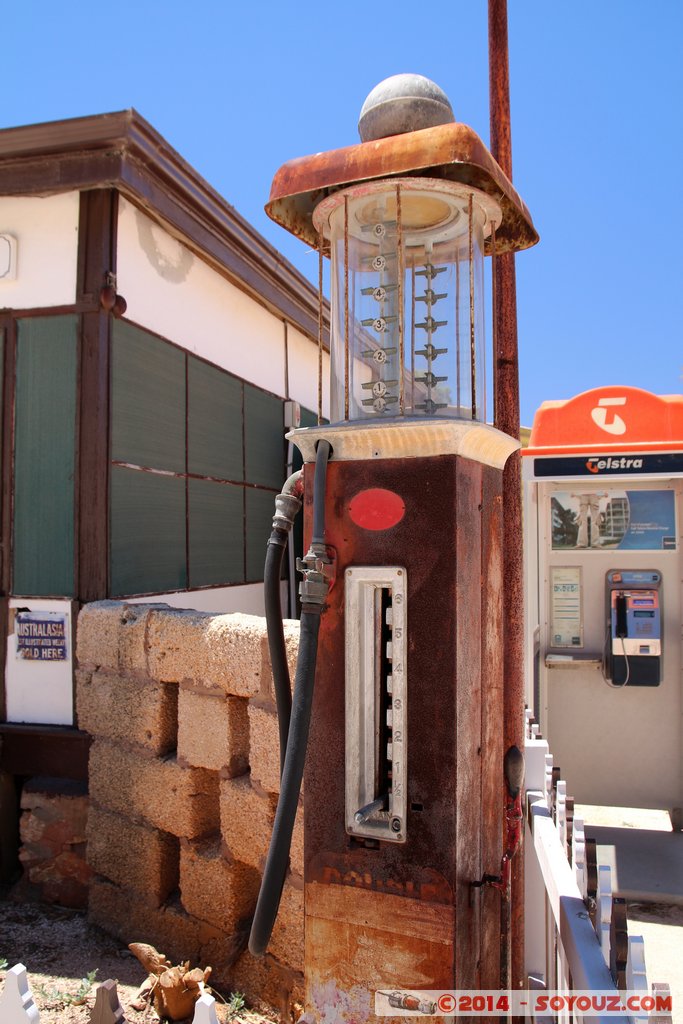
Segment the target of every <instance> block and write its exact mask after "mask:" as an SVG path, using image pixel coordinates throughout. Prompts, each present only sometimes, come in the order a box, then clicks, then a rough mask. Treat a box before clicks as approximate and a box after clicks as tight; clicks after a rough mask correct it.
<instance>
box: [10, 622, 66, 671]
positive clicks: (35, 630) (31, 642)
mask: <svg viewBox="0 0 683 1024" xmlns="http://www.w3.org/2000/svg"><path fill="white" fill-rule="evenodd" d="M15 628H16V635H17V658H18V659H20V660H21V661H66V660H67V658H68V654H69V651H68V643H67V624H66V615H64V614H62V613H61V612H46V611H41V612H20V611H18V612H17V615H16V620H15Z"/></svg>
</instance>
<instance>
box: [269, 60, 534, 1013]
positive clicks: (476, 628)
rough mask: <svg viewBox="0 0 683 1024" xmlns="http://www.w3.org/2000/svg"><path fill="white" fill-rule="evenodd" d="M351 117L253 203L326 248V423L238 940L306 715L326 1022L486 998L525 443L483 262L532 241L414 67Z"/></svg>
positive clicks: (494, 980) (313, 977) (315, 940)
mask: <svg viewBox="0 0 683 1024" xmlns="http://www.w3.org/2000/svg"><path fill="white" fill-rule="evenodd" d="M359 129H360V134H361V138H362V140H363V141H362V142H361V143H360V144H358V145H355V146H351V147H348V148H346V149H341V150H337V151H333V152H328V153H319V154H317V155H315V156H310V157H304V158H302V159H299V160H294V161H291V162H290V163H288V164H285V165H284V166H283V167H282V168H281V169H280V170H279V171H278V173H277V174H276V176H275V179H274V182H273V186H272V191H271V198H270V202H269V204H268V206H267V207H266V209H267V211H268V213H269V215H270V216H271V217H272V218H273V219H274V220H275V221H277V222H278V223H280V224H282V225H283V226H285V227H287V228H288V229H289V230H290V231H292V232H293V233H294V234H296V235H297V236H298V237H300V238H301V239H303V240H304V241H305V242H307V243H308V244H309V245H311V246H313V247H315V248H316V249H317V250H318V251H319V253H320V254H321V261H322V254H323V253H324V254H325V255H328V256H329V257H330V260H331V318H330V320H331V323H330V352H331V425H329V426H327V425H322V423H321V424H320V425H319V426H317V427H314V428H309V429H307V430H295V431H293V432H292V433H291V434H290V435H289V436H290V437H291V438H292V439H293V440H294V442H295V443H296V444H297V445H298V446H299V448H300V450H301V452H302V454H303V458H304V463H305V466H304V483H305V487H304V491H305V494H304V506H305V512H306V520H305V533H306V541H307V546H308V548H309V550H308V554H307V556H306V558H305V559H303V560H302V562H301V564H300V568H301V569H302V571H303V574H304V582H303V583H302V585H301V594H302V607H303V612H302V640H301V644H302V646H301V650H300V658H299V667H298V669H297V680H296V685H295V691H294V705H293V709H292V718H291V726H289V724H288V717H289V709H288V707H287V706H286V705H287V695H285V696H284V697H283V699H282V708H283V719H284V724H283V725H282V727H281V736H282V743H283V747H285V746H286V757H284V759H283V764H284V769H283V780H282V794H281V798H280V806H279V808H278V814H277V817H276V823H275V829H274V834H273V841H272V843H271V849H270V851H269V856H268V861H267V866H266V872H265V875H264V883H263V887H262V891H261V896H260V898H259V905H258V908H257V912H256V916H255V919H254V925H253V928H252V935H251V940H250V947H251V949H252V952H255V953H260V952H263V951H264V949H265V947H266V945H267V940H268V936H269V934H270V928H271V927H272V922H273V920H274V917H275V913H276V911H277V901H278V898H279V893H280V890H281V887H282V882H283V879H284V874H285V871H286V858H287V849H288V842H289V837H290V836H291V828H292V825H293V819H294V814H295V812H296V802H297V798H298V785H297V779H299V780H300V777H301V773H302V771H303V760H304V749H305V741H306V732H307V731H308V720H309V717H310V723H311V724H310V737H309V742H308V753H307V755H306V764H305V784H304V790H305V806H306V814H305V877H304V885H305V930H306V937H305V949H306V954H305V983H306V1001H307V1010H308V1011H309V1012H310V1013H311V1014H312V1016H313V1017H314V1018H315V1019H317V1018H319V1017H322V1018H324V1017H326V1016H327V1014H328V1013H331V1012H334V1013H335V1014H337V1015H341V1016H343V1017H346V1018H347V1019H356V1018H357V1017H358V1015H359V1014H361V1015H362V1019H368V1017H371V1016H372V1012H373V1007H374V1003H373V994H374V992H376V991H377V990H386V991H394V990H395V991H400V990H403V989H406V988H410V989H420V988H422V989H424V988H428V989H436V988H447V989H453V988H458V989H464V988H485V989H496V988H499V987H500V985H501V979H502V977H503V974H504V970H503V973H501V962H502V961H504V959H505V955H506V954H505V951H504V950H503V951H501V942H500V935H501V928H500V921H501V899H503V900H504V899H505V898H506V896H509V893H506V887H507V882H508V877H509V874H508V870H507V866H508V864H509V859H510V856H511V855H512V851H513V849H514V841H515V828H516V827H517V825H518V822H519V800H520V796H519V790H520V782H521V780H520V764H519V759H520V757H521V755H520V756H519V757H517V756H516V754H518V752H516V748H514V750H512V752H507V758H506V751H504V750H503V740H502V736H503V721H502V715H503V678H502V662H503V657H502V655H503V652H502V608H503V602H504V600H505V595H504V594H503V593H502V575H503V574H502V544H501V526H502V517H501V491H502V470H503V467H504V465H505V462H506V460H507V458H508V457H509V455H510V454H511V453H512V452H513V451H515V450H516V449H517V448H518V447H519V444H518V442H517V440H516V439H513V438H511V437H509V436H508V435H506V434H503V433H501V432H500V431H498V430H496V429H495V428H493V427H491V426H489V425H487V422H486V387H485V363H486V354H485V332H484V295H483V292H484V266H483V262H484V256H485V255H486V254H492V253H501V252H511V251H516V250H518V249H523V248H526V247H528V246H531V245H533V244H534V243H535V242H536V241H537V235H536V232H535V230H534V227H533V224H532V222H531V218H530V216H529V213H528V211H527V209H526V207H525V206H524V204H523V203H522V201H521V200H520V198H519V197H518V195H517V194H516V192H515V190H514V189H513V187H512V185H511V183H510V181H509V180H508V179H507V178H506V177H505V175H504V174H503V173H502V171H501V169H500V167H499V166H498V165H497V164H496V162H495V161H494V160H493V158H492V157H491V155H490V153H489V152H488V150H487V149H486V147H485V146H484V145H483V143H482V142H481V140H480V139H479V138H478V137H477V135H476V134H475V133H474V132H473V131H472V130H471V129H470V128H468V127H466V126H465V125H463V124H458V123H456V122H455V121H454V118H453V113H452V110H451V107H450V104H449V102H448V100H447V98H446V96H445V95H444V94H443V92H442V91H441V90H440V89H438V87H437V86H435V85H434V84H433V83H431V82H429V81H428V80H427V79H424V78H421V77H420V76H414V75H400V76H395V78H392V79H388V80H387V81H386V82H383V83H381V84H380V85H379V86H378V87H377V88H376V89H375V90H374V91H373V92H372V93H371V94H370V96H369V97H368V100H367V101H366V103H365V106H364V108H363V111H362V113H361V119H360V124H359ZM321 301H322V298H321ZM321 322H322V321H321ZM321 334H322V331H321ZM320 418H322V417H320ZM298 488H299V483H298V482H297V481H289V482H288V486H287V487H286V488H285V489H284V493H283V495H281V499H282V500H281V503H280V505H279V506H278V509H279V511H278V513H277V515H276V518H275V520H274V532H273V537H272V538H271V541H272V545H271V546H272V548H273V549H274V550H275V549H277V548H278V546H279V547H280V549H281V547H282V545H283V544H284V542H285V539H286V529H287V525H286V521H287V520H290V519H291V518H293V514H294V511H293V510H294V508H295V506H296V505H297V504H298V498H297V490H298ZM309 542H310V544H309ZM269 557H270V555H269ZM275 560H276V561H277V552H276V557H275ZM276 578H277V579H279V572H278V573H277V574H276ZM271 611H272V609H271ZM275 646H277V645H275ZM316 647H317V651H316ZM316 655H317V656H316ZM274 660H276V659H274ZM280 660H283V659H280ZM313 671H314V672H315V685H314V699H313V707H312V714H311V709H310V698H311V692H312V688H313ZM504 761H505V768H504ZM506 772H507V782H506ZM506 815H507V822H508V826H509V827H508V828H507V829H506V824H505V822H506ZM487 882H490V883H491V884H490V885H487V884H486V883H487ZM501 891H502V895H501Z"/></svg>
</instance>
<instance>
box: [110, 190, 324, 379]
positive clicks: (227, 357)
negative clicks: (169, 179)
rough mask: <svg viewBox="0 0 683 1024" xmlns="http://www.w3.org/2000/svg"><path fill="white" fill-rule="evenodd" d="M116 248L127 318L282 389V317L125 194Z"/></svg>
mask: <svg viewBox="0 0 683 1024" xmlns="http://www.w3.org/2000/svg"><path fill="white" fill-rule="evenodd" d="M117 250H118V252H117V290H118V291H119V293H120V294H121V295H123V297H124V298H125V300H126V302H127V304H128V309H127V312H126V317H127V318H128V319H130V320H132V321H133V322H134V323H136V324H139V325H140V326H141V327H145V328H147V329H148V330H150V331H154V332H155V333H156V334H160V335H161V336H162V337H164V338H166V339H168V340H169V341H172V342H175V344H177V345H180V346H182V347H183V348H185V349H187V350H188V351H189V352H193V353H195V354H196V355H198V356H201V357H202V358H203V359H208V360H209V361H210V362H212V363H215V364H216V365H217V366H221V367H223V369H225V370H228V371H229V372H230V373H234V374H235V375H236V376H238V377H242V378H243V379H244V380H247V381H249V382H250V383H252V384H256V385H257V386H258V387H260V388H264V389H265V390H266V391H271V392H273V393H274V394H276V395H280V396H284V394H285V346H284V323H283V321H282V320H280V319H279V318H278V317H276V316H273V314H272V313H269V312H268V310H267V309H265V308H264V307H263V306H261V305H259V303H258V302H256V301H255V300H254V299H252V298H250V297H249V296H248V295H247V294H246V293H245V292H243V291H241V290H240V289H239V288H237V287H235V286H234V285H233V284H231V283H230V282H229V281H228V280H226V279H225V278H224V277H222V276H221V275H220V274H218V273H217V272H216V271H215V270H212V269H211V267H209V266H208V265H207V264H206V263H204V262H203V261H202V260H200V259H199V257H197V256H195V255H194V254H193V253H192V252H190V250H189V249H187V248H186V247H185V246H184V245H182V244H181V243H180V242H178V241H177V240H176V239H174V238H172V237H171V236H170V235H169V234H168V232H166V231H164V230H163V228H161V227H159V226H158V225H156V224H154V223H153V221H151V220H150V218H149V217H147V216H146V215H145V214H144V213H142V211H140V210H138V209H137V207H135V206H133V205H132V203H129V202H128V201H127V200H125V199H123V197H121V199H120V201H119V218H118V240H117ZM307 344H308V345H309V346H310V348H311V349H312V351H315V346H314V345H312V344H311V342H307ZM290 381H291V376H290Z"/></svg>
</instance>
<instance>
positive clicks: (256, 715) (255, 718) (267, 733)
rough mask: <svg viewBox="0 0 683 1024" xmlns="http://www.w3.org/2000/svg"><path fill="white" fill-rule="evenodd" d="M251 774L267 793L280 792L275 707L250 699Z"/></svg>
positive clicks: (278, 740) (278, 741) (278, 738)
mask: <svg viewBox="0 0 683 1024" xmlns="http://www.w3.org/2000/svg"><path fill="white" fill-rule="evenodd" d="M249 763H250V765H251V776H252V779H253V780H255V781H256V782H257V783H258V784H259V785H260V786H261V787H262V788H263V789H265V791H266V792H267V793H279V792H280V737H279V732H278V722H277V715H276V714H275V708H274V707H268V706H267V705H266V706H264V704H263V702H261V701H249Z"/></svg>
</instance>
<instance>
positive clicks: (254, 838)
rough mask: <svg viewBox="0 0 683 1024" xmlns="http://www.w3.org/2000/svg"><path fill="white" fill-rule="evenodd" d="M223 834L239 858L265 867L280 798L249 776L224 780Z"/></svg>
mask: <svg viewBox="0 0 683 1024" xmlns="http://www.w3.org/2000/svg"><path fill="white" fill-rule="evenodd" d="M219 793H220V814H221V834H222V836H223V841H224V843H225V845H226V846H227V847H228V849H229V850H230V852H231V854H232V855H233V857H234V858H235V859H236V860H239V861H242V863H244V864H250V865H251V866H252V867H255V868H259V870H262V869H263V865H264V863H265V859H266V854H267V852H268V845H269V843H270V836H271V833H272V831H273V820H274V818H275V807H276V805H277V797H276V796H275V795H274V794H273V793H266V792H265V791H264V790H262V789H261V788H260V787H257V786H253V785H252V783H251V779H250V776H249V775H243V776H242V777H241V778H239V779H221V781H220V785H219Z"/></svg>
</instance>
